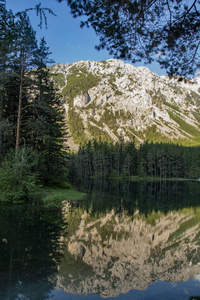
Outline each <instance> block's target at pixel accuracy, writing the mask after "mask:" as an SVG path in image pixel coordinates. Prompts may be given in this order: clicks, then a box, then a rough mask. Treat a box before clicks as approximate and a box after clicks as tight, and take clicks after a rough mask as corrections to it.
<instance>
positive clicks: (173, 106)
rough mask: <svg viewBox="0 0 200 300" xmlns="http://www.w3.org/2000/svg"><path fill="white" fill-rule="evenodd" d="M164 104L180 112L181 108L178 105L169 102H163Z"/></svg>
mask: <svg viewBox="0 0 200 300" xmlns="http://www.w3.org/2000/svg"><path fill="white" fill-rule="evenodd" d="M163 104H165V105H166V106H168V107H170V108H172V109H174V110H176V111H180V108H179V107H178V106H177V105H174V104H171V103H169V102H167V101H165V100H164V101H163Z"/></svg>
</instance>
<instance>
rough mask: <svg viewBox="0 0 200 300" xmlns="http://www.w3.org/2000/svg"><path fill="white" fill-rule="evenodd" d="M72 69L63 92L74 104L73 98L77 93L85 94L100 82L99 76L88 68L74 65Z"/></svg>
mask: <svg viewBox="0 0 200 300" xmlns="http://www.w3.org/2000/svg"><path fill="white" fill-rule="evenodd" d="M70 71H71V73H70V75H68V77H67V85H66V86H65V87H64V88H63V90H62V94H63V95H64V96H65V97H66V98H67V99H68V101H69V103H71V104H72V100H73V99H74V98H75V97H76V96H77V95H81V94H85V93H87V91H88V90H89V89H91V88H92V87H95V86H96V85H97V84H98V83H99V77H98V76H94V75H92V74H91V73H89V72H88V71H87V69H86V68H82V69H78V68H76V66H73V67H72V68H71V69H70Z"/></svg>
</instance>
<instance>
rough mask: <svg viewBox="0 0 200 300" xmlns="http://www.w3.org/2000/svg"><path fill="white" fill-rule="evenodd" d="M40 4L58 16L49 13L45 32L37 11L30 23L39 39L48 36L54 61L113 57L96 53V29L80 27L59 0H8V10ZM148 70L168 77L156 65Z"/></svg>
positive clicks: (32, 13)
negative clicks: (39, 24)
mask: <svg viewBox="0 0 200 300" xmlns="http://www.w3.org/2000/svg"><path fill="white" fill-rule="evenodd" d="M39 2H41V6H42V7H48V8H50V9H52V10H53V12H54V13H55V14H56V15H57V16H56V17H55V16H52V15H49V14H47V22H48V28H47V29H45V26H43V28H42V29H40V28H39V27H38V26H37V25H38V23H39V17H36V13H35V12H34V11H31V12H29V17H30V20H31V24H32V26H33V28H34V29H35V30H36V32H37V38H38V39H40V38H41V37H43V36H44V37H45V40H46V41H47V44H48V46H49V47H50V51H51V52H52V55H51V58H52V59H54V61H55V63H64V64H65V63H70V64H71V63H73V62H75V61H78V60H96V61H101V60H105V59H109V58H113V57H112V56H110V55H109V53H108V52H107V51H106V50H101V51H97V50H95V45H98V37H97V36H96V34H95V32H94V30H93V29H91V28H89V29H88V28H80V20H81V19H80V18H78V19H74V18H73V17H72V15H71V14H70V9H69V7H68V6H67V4H66V2H65V1H63V2H62V3H58V2H57V1H56V0H6V5H7V9H12V11H13V12H17V11H22V10H24V9H26V8H30V7H35V5H36V4H38V3H39ZM127 62H128V61H127ZM129 63H130V62H129ZM138 65H142V64H141V63H140V64H137V66H138ZM147 67H148V68H149V69H150V70H151V71H152V72H154V73H157V74H158V75H163V74H165V71H164V70H161V69H160V68H159V66H158V65H157V64H152V65H148V66H147Z"/></svg>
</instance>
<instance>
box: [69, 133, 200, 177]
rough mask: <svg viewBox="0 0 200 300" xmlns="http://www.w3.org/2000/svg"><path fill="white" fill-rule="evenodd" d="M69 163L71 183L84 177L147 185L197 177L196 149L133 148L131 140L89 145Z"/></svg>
mask: <svg viewBox="0 0 200 300" xmlns="http://www.w3.org/2000/svg"><path fill="white" fill-rule="evenodd" d="M70 161H71V163H70V164H69V166H70V168H69V179H70V180H73V181H76V180H77V181H84V180H87V179H88V177H96V178H105V177H108V178H113V177H115V178H135V179H136V180H138V179H139V178H145V179H146V180H147V181H148V180H153V179H155V180H169V179H170V180H172V179H173V178H175V180H177V179H179V180H180V178H185V179H186V178H191V179H198V178H199V177H200V167H199V166H200V147H184V146H179V145H176V144H164V143H162V142H161V143H155V144H153V143H148V142H145V143H144V144H141V145H140V146H139V147H137V148H136V146H135V142H134V140H133V141H131V142H126V143H124V141H123V138H122V137H120V142H118V143H116V144H109V143H108V142H106V141H103V140H99V141H98V140H93V141H92V142H91V141H90V142H88V143H87V144H86V145H85V146H84V147H82V148H80V149H79V151H78V153H77V154H73V155H72V160H71V159H70ZM70 174H72V176H71V175H70Z"/></svg>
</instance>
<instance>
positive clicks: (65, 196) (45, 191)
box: [40, 186, 86, 208]
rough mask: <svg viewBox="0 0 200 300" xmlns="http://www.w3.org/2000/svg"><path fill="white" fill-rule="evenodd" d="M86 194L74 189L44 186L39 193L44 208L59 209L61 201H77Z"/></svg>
mask: <svg viewBox="0 0 200 300" xmlns="http://www.w3.org/2000/svg"><path fill="white" fill-rule="evenodd" d="M85 195H86V194H85V193H81V192H79V191H77V190H75V189H74V188H70V189H62V188H59V187H49V186H44V187H43V188H42V189H41V191H40V196H41V202H42V203H43V205H44V206H45V207H46V208H59V207H60V205H61V203H62V201H64V200H67V201H70V200H71V201H79V200H81V199H83V198H84V196H85Z"/></svg>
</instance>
